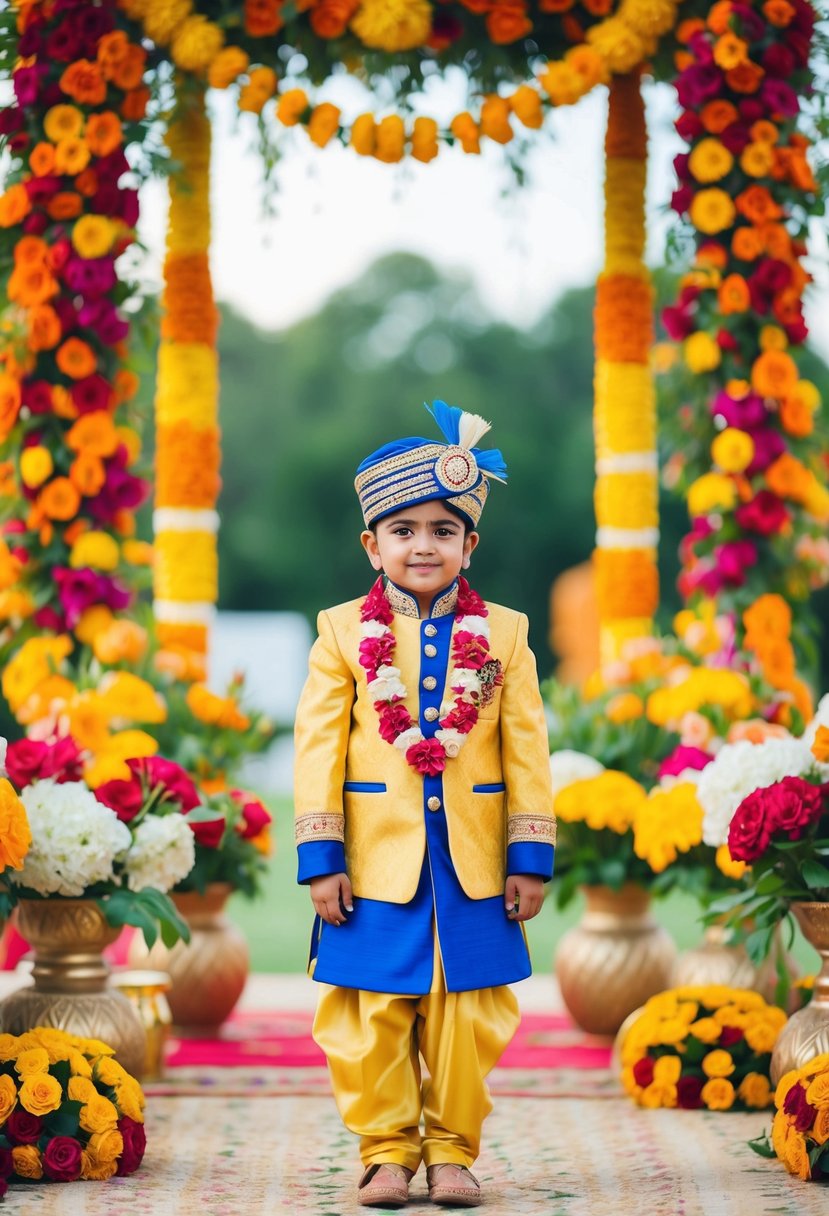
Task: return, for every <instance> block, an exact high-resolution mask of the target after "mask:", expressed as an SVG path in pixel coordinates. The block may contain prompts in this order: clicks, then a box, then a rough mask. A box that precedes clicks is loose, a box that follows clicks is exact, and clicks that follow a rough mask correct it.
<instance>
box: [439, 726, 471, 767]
mask: <svg viewBox="0 0 829 1216" xmlns="http://www.w3.org/2000/svg"><path fill="white" fill-rule="evenodd" d="M435 738H436V739H437V740H438V742H439V743H440V745H441V747H442V748H443V750H444V751H445V752H446V754H447V756H448V757H449V759H450V760H452V759H454V758H455V756H457V754H458V752H459V751H460V750H461V748H462V747H463V745H464V743H465V742H466V735H463V734H461V732H460V731H459V730H453V729H451V728H449V727H446V728H445V729H444V730H436V731H435Z"/></svg>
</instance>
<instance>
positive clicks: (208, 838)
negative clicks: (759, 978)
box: [187, 815, 225, 849]
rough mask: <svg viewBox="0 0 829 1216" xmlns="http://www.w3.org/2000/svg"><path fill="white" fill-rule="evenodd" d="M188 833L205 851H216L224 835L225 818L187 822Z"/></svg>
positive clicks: (221, 816) (222, 816)
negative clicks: (190, 833) (189, 832)
mask: <svg viewBox="0 0 829 1216" xmlns="http://www.w3.org/2000/svg"><path fill="white" fill-rule="evenodd" d="M187 822H188V824H189V825H190V831H191V832H192V833H193V835H194V836H195V838H196V844H200V845H202V846H203V847H204V848H205V849H218V847H219V845H220V844H221V843H222V837H223V836H224V834H225V817H224V815H219V816H218V817H217V818H216V819H201V820H192V819H188V820H187Z"/></svg>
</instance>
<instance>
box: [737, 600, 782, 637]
mask: <svg viewBox="0 0 829 1216" xmlns="http://www.w3.org/2000/svg"><path fill="white" fill-rule="evenodd" d="M743 626H744V627H745V629H746V631H747V632H748V633H750V634H751V635H752V636H753V637H754V638H755V640H757V639H759V640H760V642H761V645H762V643H763V642H764V641H776V640H777V639H778V638H787V637H788V636H789V634H790V633H791V630H792V610H791V608H790V607H789V605H788V603H787V602H786V601H785V600H784V599H783V596H782V595H777V594H776V593H774V592H771V591H770V592H767V593H766V594H765V595H761V596H758V598H757V599H756V600H755V601H754V603H753V604H752V605H751V606H750V607H749V608H746V610H745V612H744V613H743Z"/></svg>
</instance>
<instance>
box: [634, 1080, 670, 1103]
mask: <svg viewBox="0 0 829 1216" xmlns="http://www.w3.org/2000/svg"><path fill="white" fill-rule="evenodd" d="M637 1101H638V1102H639V1105H640V1106H644V1107H645V1108H646V1109H648V1110H657V1109H658V1108H659V1107H662V1106H664V1107H668V1108H673V1107H674V1106H676V1103H677V1090H676V1086H675V1085H668V1084H660V1082H658V1081H655V1080H654V1081H652V1082H651V1084H650V1085H647V1086H646V1087H645V1088H644V1089H643V1090H642V1092H641V1094H639V1097H638V1098H637Z"/></svg>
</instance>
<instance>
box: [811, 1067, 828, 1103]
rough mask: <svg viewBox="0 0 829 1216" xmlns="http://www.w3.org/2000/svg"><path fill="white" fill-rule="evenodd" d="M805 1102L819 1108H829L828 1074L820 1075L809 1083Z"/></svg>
mask: <svg viewBox="0 0 829 1216" xmlns="http://www.w3.org/2000/svg"><path fill="white" fill-rule="evenodd" d="M806 1101H807V1102H810V1103H811V1105H812V1106H818V1107H821V1108H823V1107H825V1106H829V1072H825V1073H822V1074H821V1076H819V1077H815V1078H814V1080H813V1081H811V1082H810V1083H809V1087H808V1089H807V1090H806Z"/></svg>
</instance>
